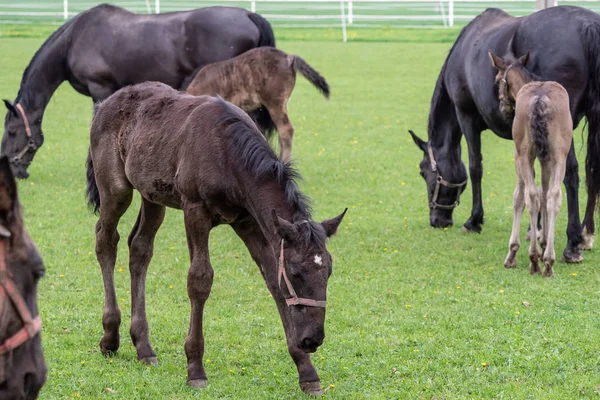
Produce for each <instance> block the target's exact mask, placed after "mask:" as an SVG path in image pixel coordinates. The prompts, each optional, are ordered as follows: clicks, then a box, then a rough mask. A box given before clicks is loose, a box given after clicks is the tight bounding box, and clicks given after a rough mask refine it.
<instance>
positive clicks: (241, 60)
mask: <svg viewBox="0 0 600 400" xmlns="http://www.w3.org/2000/svg"><path fill="white" fill-rule="evenodd" d="M296 71H298V72H300V73H301V74H302V75H303V76H304V77H305V78H306V79H308V80H309V82H310V83H312V84H313V85H314V86H315V87H316V88H317V89H319V90H320V91H321V93H323V95H324V96H325V97H326V98H329V85H328V84H327V81H325V78H323V77H322V76H321V75H320V74H319V73H318V72H317V71H316V70H315V69H313V68H312V67H311V66H310V65H308V64H307V63H306V61H304V60H303V59H302V58H300V57H298V56H293V55H288V54H286V53H284V52H283V51H281V50H277V49H276V48H274V47H258V48H256V49H252V50H249V51H247V52H245V53H243V54H241V55H239V56H237V57H235V58H232V59H229V60H225V61H221V62H218V63H214V64H209V65H207V66H206V67H204V68H202V69H201V70H200V72H198V74H197V75H196V76H195V77H194V80H193V81H192V83H190V86H189V87H188V88H187V92H188V93H190V94H193V95H195V96H199V95H203V94H204V95H209V96H216V95H219V96H221V97H222V98H223V99H225V100H227V101H229V102H231V103H233V104H235V105H236V106H238V107H240V108H241V109H242V110H244V111H246V112H251V111H255V110H258V109H259V108H265V109H266V110H267V111H268V113H269V115H270V118H271V119H272V123H274V124H275V127H276V128H277V132H278V134H279V149H280V151H279V158H280V159H281V160H282V161H284V162H285V161H289V160H290V159H291V157H292V140H293V137H294V127H293V125H292V123H291V122H290V118H289V116H288V112H287V103H288V100H289V99H290V96H291V95H292V91H293V90H294V86H295V84H296ZM272 123H271V124H269V125H272ZM261 129H262V130H263V131H265V132H264V133H265V134H267V135H270V134H271V133H272V129H270V127H264V126H263V127H261Z"/></svg>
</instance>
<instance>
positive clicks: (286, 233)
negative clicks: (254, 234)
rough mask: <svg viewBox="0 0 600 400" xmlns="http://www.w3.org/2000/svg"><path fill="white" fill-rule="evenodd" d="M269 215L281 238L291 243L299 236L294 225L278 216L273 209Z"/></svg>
mask: <svg viewBox="0 0 600 400" xmlns="http://www.w3.org/2000/svg"><path fill="white" fill-rule="evenodd" d="M271 217H272V218H273V225H275V229H276V230H277V233H278V234H279V236H280V237H281V238H282V239H285V240H286V241H288V242H292V243H293V242H295V241H297V240H298V239H299V238H300V235H299V233H298V229H297V228H296V226H294V224H292V223H291V222H288V221H286V220H285V219H283V218H280V217H279V216H278V215H277V212H275V210H274V209H273V210H271Z"/></svg>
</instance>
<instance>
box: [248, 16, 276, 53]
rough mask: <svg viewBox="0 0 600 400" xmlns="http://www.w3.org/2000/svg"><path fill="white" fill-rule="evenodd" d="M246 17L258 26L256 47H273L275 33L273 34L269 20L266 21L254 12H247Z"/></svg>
mask: <svg viewBox="0 0 600 400" xmlns="http://www.w3.org/2000/svg"><path fill="white" fill-rule="evenodd" d="M248 18H250V20H251V21H252V22H254V25H256V27H257V28H258V32H259V36H258V46H256V47H264V46H270V47H275V35H274V34H273V28H272V27H271V24H270V23H269V21H267V20H266V19H265V18H264V17H263V16H262V15H260V14H256V13H248Z"/></svg>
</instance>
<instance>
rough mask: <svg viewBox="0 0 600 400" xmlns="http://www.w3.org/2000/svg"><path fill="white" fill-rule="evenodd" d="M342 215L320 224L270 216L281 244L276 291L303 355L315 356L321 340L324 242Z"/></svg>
mask: <svg viewBox="0 0 600 400" xmlns="http://www.w3.org/2000/svg"><path fill="white" fill-rule="evenodd" d="M344 214H346V211H344V212H343V213H342V214H340V215H338V216H337V217H335V218H332V219H328V220H325V221H323V222H321V223H318V222H314V221H308V220H305V221H299V222H295V223H291V222H288V221H286V220H284V219H282V218H280V217H278V216H277V215H276V214H275V212H273V222H274V224H275V227H276V229H277V233H278V234H279V237H280V238H281V243H282V247H281V253H280V254H279V272H278V275H279V288H280V290H281V291H282V293H283V296H284V297H285V298H286V301H287V302H288V306H289V307H290V312H291V316H292V325H293V328H294V331H295V333H296V345H297V346H298V347H299V348H300V349H301V350H302V351H304V352H306V353H312V352H315V351H316V350H317V347H319V346H320V345H321V344H322V343H323V340H324V339H325V300H326V297H327V281H328V280H329V276H330V275H331V272H332V260H331V255H330V254H329V252H328V251H327V248H326V247H325V242H326V240H327V238H328V237H330V236H331V235H333V234H335V232H336V231H337V228H338V226H339V225H340V223H341V222H342V219H343V218H344Z"/></svg>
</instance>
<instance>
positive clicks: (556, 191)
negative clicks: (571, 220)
mask: <svg viewBox="0 0 600 400" xmlns="http://www.w3.org/2000/svg"><path fill="white" fill-rule="evenodd" d="M565 164H566V163H565V160H564V159H561V160H558V161H557V162H555V163H554V165H552V166H551V167H549V168H548V169H549V170H550V171H548V172H551V173H552V182H551V183H550V188H549V190H548V200H547V204H548V229H547V232H548V247H547V248H546V251H545V252H544V272H543V273H542V276H544V277H550V278H553V277H554V261H555V260H556V254H555V252H554V235H555V231H556V217H557V216H558V211H559V210H560V206H561V203H562V194H561V192H560V182H561V181H562V180H563V178H564V176H565Z"/></svg>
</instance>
